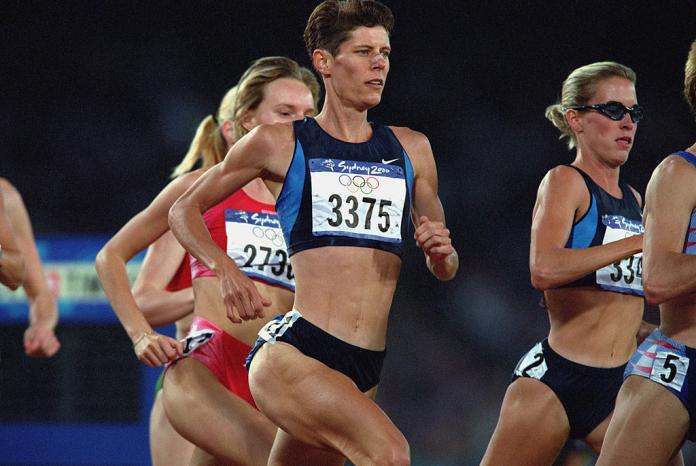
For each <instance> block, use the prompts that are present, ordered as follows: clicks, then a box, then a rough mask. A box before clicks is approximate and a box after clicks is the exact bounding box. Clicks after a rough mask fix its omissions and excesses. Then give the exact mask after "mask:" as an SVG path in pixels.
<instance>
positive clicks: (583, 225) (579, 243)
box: [568, 193, 598, 249]
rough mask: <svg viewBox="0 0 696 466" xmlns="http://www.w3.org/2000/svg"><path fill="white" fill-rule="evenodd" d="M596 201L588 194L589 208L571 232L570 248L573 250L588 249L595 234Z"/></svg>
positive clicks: (592, 195)
mask: <svg viewBox="0 0 696 466" xmlns="http://www.w3.org/2000/svg"><path fill="white" fill-rule="evenodd" d="M597 220H598V219H597V200H596V199H595V196H594V194H592V193H590V208H589V209H588V210H587V212H586V213H585V215H584V216H583V217H582V219H581V220H580V221H579V222H578V223H576V224H575V225H574V226H573V229H572V230H571V233H570V234H571V237H570V241H568V242H569V243H570V247H571V248H573V249H580V248H582V249H584V248H589V247H590V245H591V244H592V239H593V238H594V236H595V233H596V232H597Z"/></svg>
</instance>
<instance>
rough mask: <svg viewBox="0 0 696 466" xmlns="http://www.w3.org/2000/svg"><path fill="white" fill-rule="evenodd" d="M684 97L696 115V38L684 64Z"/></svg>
mask: <svg viewBox="0 0 696 466" xmlns="http://www.w3.org/2000/svg"><path fill="white" fill-rule="evenodd" d="M684 98H686V102H687V103H688V104H689V108H691V113H693V114H694V117H696V40H695V41H693V42H692V43H691V50H689V56H688V58H687V59H686V66H684Z"/></svg>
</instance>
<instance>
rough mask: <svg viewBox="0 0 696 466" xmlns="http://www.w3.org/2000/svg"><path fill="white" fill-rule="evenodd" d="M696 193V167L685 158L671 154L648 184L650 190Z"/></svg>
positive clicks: (653, 174) (659, 165)
mask: <svg viewBox="0 0 696 466" xmlns="http://www.w3.org/2000/svg"><path fill="white" fill-rule="evenodd" d="M655 189H659V190H665V189H666V190H667V191H675V190H678V191H680V192H692V191H693V192H696V167H694V166H693V165H692V164H690V163H689V162H688V161H686V160H685V159H684V158H683V157H681V156H679V155H676V154H671V155H668V156H667V157H665V158H664V159H663V160H662V162H660V163H659V164H658V166H657V167H656V168H655V170H654V171H653V173H652V176H651V177H650V181H649V182H648V190H649V191H654V190H655Z"/></svg>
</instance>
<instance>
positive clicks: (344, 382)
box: [170, 0, 458, 465]
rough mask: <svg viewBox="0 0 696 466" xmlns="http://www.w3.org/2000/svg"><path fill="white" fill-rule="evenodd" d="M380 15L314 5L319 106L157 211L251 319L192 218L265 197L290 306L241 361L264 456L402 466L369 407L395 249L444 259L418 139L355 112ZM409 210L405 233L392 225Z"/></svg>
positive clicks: (364, 5) (233, 308)
mask: <svg viewBox="0 0 696 466" xmlns="http://www.w3.org/2000/svg"><path fill="white" fill-rule="evenodd" d="M392 23H393V16H392V14H391V11H390V10H389V9H388V8H387V7H386V6H384V5H382V4H381V3H379V2H376V1H370V0H364V1H355V0H350V1H341V2H339V1H335V0H328V1H325V2H322V3H321V4H320V5H318V6H317V7H316V8H315V10H314V12H313V13H312V15H311V16H310V18H309V21H308V23H307V27H306V29H305V43H306V45H307V50H308V51H309V54H310V56H311V58H312V63H313V65H314V68H315V69H316V70H317V72H318V73H319V74H320V75H321V78H322V80H323V82H324V86H325V89H326V96H325V100H324V106H323V108H322V111H321V113H320V114H319V115H318V116H317V117H316V119H314V120H312V119H307V120H305V121H304V122H303V123H298V124H295V125H294V126H291V125H262V126H261V127H259V128H257V129H256V130H255V131H253V132H251V133H250V134H249V135H248V136H247V137H245V138H244V139H243V140H241V141H240V142H239V143H238V144H236V145H235V146H234V147H233V148H232V150H231V151H230V152H229V154H228V155H227V157H226V158H225V160H224V161H223V163H222V164H220V165H219V166H218V167H217V168H215V169H213V170H210V171H208V173H206V174H205V175H204V176H203V177H202V178H201V179H200V180H199V182H198V183H197V184H196V185H195V186H194V187H193V188H192V189H191V190H189V191H187V193H186V194H184V195H183V196H182V197H181V198H180V199H179V200H178V201H177V202H176V204H175V205H174V207H173V209H172V210H171V213H170V226H171V228H172V231H174V234H175V235H176V236H177V238H178V239H179V241H180V242H181V243H182V245H183V246H184V247H185V248H186V249H187V250H188V251H189V252H190V253H191V255H192V256H194V257H197V258H198V259H199V260H200V261H202V262H203V263H205V264H206V265H207V266H208V267H209V268H211V269H213V270H215V271H216V273H217V275H218V277H220V279H221V283H222V289H223V292H224V294H225V301H226V302H227V303H228V312H229V313H230V314H231V315H233V316H235V317H238V318H240V319H254V318H257V317H259V316H263V315H265V310H264V306H263V300H264V298H263V296H262V295H260V294H259V293H258V292H257V291H256V289H255V288H254V287H253V286H252V283H251V282H250V280H249V279H248V278H247V277H246V276H245V275H244V274H242V273H241V272H240V271H239V270H238V268H237V267H236V266H235V264H234V263H233V262H232V261H231V260H229V259H228V258H227V256H225V255H223V254H221V253H220V252H219V251H218V250H217V249H216V248H215V247H214V244H213V243H212V242H211V241H210V240H209V239H208V238H206V237H205V235H203V234H202V233H203V231H204V230H203V222H202V219H201V213H202V212H203V211H205V210H206V209H207V208H208V207H209V206H211V205H213V204H215V203H217V202H219V201H220V200H221V199H223V198H225V197H226V196H227V195H228V194H229V193H230V192H231V191H234V190H236V189H238V188H239V187H240V186H243V185H244V184H245V183H247V182H248V181H249V180H250V179H252V178H254V177H257V176H259V177H262V178H263V179H264V181H265V182H266V184H267V186H268V187H269V189H270V190H271V192H273V194H274V195H275V197H276V200H277V207H278V213H279V217H280V220H281V225H282V228H283V233H284V235H285V238H286V242H287V243H288V247H289V248H290V252H291V254H292V264H293V270H294V272H295V281H296V290H295V306H294V307H295V309H294V310H293V311H292V312H291V313H288V314H287V315H286V316H285V317H284V318H283V320H282V321H280V322H274V323H273V324H272V325H270V326H269V327H266V328H264V329H262V331H261V332H260V333H259V335H260V339H261V340H262V341H265V342H267V343H265V344H262V345H261V346H260V348H259V345H257V349H258V351H256V352H255V354H254V356H253V359H251V361H250V366H249V367H250V369H249V382H250V385H251V390H252V393H253V395H254V399H255V400H256V403H257V405H258V407H259V409H260V410H261V412H263V413H264V414H266V415H267V416H268V417H269V418H270V419H271V420H272V421H273V422H274V423H276V424H277V425H278V426H279V427H280V428H281V429H279V431H278V435H277V436H276V440H275V443H274V446H273V450H272V454H271V458H270V459H269V464H281V463H283V464H286V463H287V462H288V461H294V463H293V464H298V463H300V462H301V463H302V464H322V465H330V464H344V461H345V458H346V457H347V458H348V459H349V460H350V461H351V462H352V463H354V464H407V462H408V461H409V448H408V443H407V441H406V439H405V438H404V436H403V434H402V433H401V432H400V431H399V430H398V429H397V428H396V426H394V424H393V423H392V422H391V420H390V419H389V418H388V417H387V416H386V415H385V413H384V412H383V411H382V410H381V409H380V408H379V407H378V406H377V405H376V404H375V402H374V401H373V399H374V395H375V392H376V383H377V382H378V380H379V369H380V367H381V360H382V358H383V356H384V349H385V337H386V327H387V317H388V313H389V308H390V306H391V303H392V298H393V295H394V290H395V288H396V282H397V278H398V276H399V270H400V268H401V257H400V251H401V246H402V244H403V243H404V242H405V241H408V240H409V239H410V236H411V235H412V234H415V238H416V242H417V244H418V245H419V246H420V247H421V248H422V249H423V251H424V253H425V259H426V264H427V267H428V268H429V269H430V271H431V272H432V273H433V274H434V275H435V276H436V277H437V278H439V279H441V280H449V279H451V278H453V277H454V275H455V273H456V270H457V268H458V259H457V255H456V252H455V250H454V248H453V247H452V244H451V240H450V237H449V230H447V229H446V227H445V218H444V213H443V208H442V205H441V203H440V200H439V197H438V194H437V175H436V170H435V161H434V157H433V154H432V151H431V148H430V144H429V142H428V140H427V139H426V137H425V136H423V135H422V134H420V133H417V132H415V131H412V130H410V129H408V128H389V127H381V126H372V125H370V123H369V122H368V120H367V111H368V109H370V108H372V107H374V106H376V105H377V104H378V103H379V102H380V99H381V95H382V90H383V89H384V84H385V81H386V79H387V73H388V71H389V54H390V51H391V46H390V41H389V31H390V30H391V27H392ZM412 215H413V218H415V219H417V225H416V229H415V232H409V230H408V228H407V226H406V225H405V223H407V222H409V220H410V218H411V216H412ZM310 354H311V355H310ZM363 390H364V391H363Z"/></svg>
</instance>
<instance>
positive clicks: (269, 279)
mask: <svg viewBox="0 0 696 466" xmlns="http://www.w3.org/2000/svg"><path fill="white" fill-rule="evenodd" d="M203 221H204V222H205V224H206V226H207V227H208V231H209V232H210V236H211V237H212V239H213V241H214V242H215V243H216V244H217V245H218V246H219V247H220V248H222V249H223V250H225V251H226V252H227V255H228V256H229V257H230V258H232V259H233V260H234V261H235V263H236V264H237V266H238V267H239V269H240V270H241V271H242V272H244V273H245V274H246V275H247V276H248V277H249V278H251V279H254V280H259V281H262V282H265V283H268V284H270V285H275V286H280V287H283V288H286V289H288V290H291V291H295V276H294V275H293V274H292V266H291V265H290V261H289V258H288V253H287V249H286V247H285V241H284V240H283V234H282V231H281V229H280V223H279V221H278V216H277V215H276V211H275V208H274V207H273V204H265V203H263V202H259V201H256V200H255V199H252V198H251V197H249V195H248V194H246V193H245V192H244V190H243V189H240V190H239V191H237V192H235V193H234V194H232V195H231V196H229V197H228V198H227V199H225V200H224V201H222V202H221V203H219V204H217V205H215V206H213V207H211V208H210V209H208V210H207V211H206V212H205V213H204V214H203ZM191 275H192V278H198V277H211V276H215V273H214V272H213V271H211V270H210V269H209V268H207V267H206V266H205V265H204V264H203V263H202V262H200V261H199V260H198V259H196V258H195V257H193V256H191Z"/></svg>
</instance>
